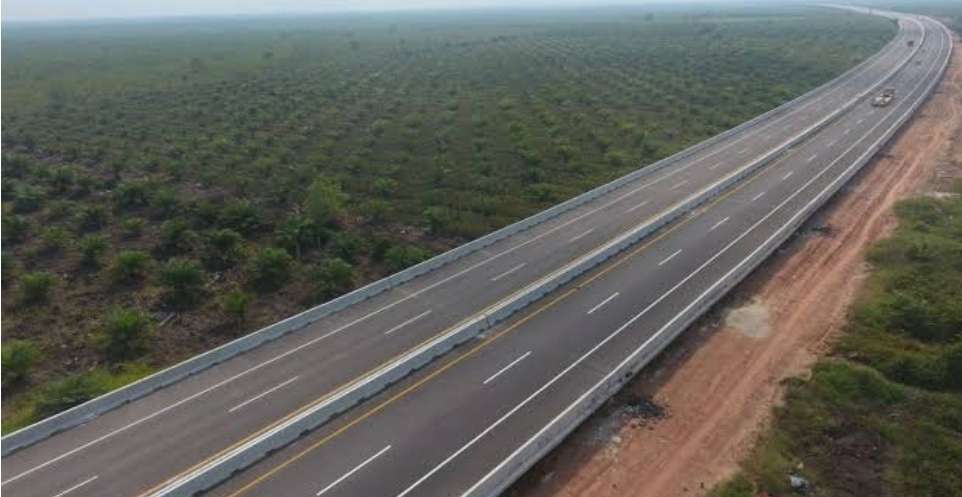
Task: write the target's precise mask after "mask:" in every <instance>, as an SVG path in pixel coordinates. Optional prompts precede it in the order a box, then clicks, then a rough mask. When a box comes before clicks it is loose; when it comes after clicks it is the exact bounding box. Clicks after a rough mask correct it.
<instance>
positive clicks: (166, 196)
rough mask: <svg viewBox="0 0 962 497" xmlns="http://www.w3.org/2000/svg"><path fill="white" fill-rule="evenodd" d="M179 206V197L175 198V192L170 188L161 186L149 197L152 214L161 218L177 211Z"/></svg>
mask: <svg viewBox="0 0 962 497" xmlns="http://www.w3.org/2000/svg"><path fill="white" fill-rule="evenodd" d="M179 206H180V199H178V198H177V193H176V192H174V190H172V189H170V188H161V189H159V190H157V191H156V192H154V194H153V195H151V197H150V210H151V211H152V212H153V214H154V216H157V217H159V218H161V219H164V218H167V217H170V216H171V215H172V214H174V213H175V212H177V208H178V207H179Z"/></svg>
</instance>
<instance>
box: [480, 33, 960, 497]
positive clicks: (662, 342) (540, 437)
mask: <svg viewBox="0 0 962 497" xmlns="http://www.w3.org/2000/svg"><path fill="white" fill-rule="evenodd" d="M937 24H938V25H939V26H940V28H941V29H942V30H943V31H945V32H946V34H947V36H948V37H949V43H950V53H951V43H952V36H951V34H949V33H948V30H947V29H946V28H945V27H944V26H943V25H941V23H937ZM947 65H948V58H946V60H945V61H944V63H943V64H942V66H941V68H940V70H939V75H938V77H936V78H934V79H933V80H932V81H931V82H930V83H929V85H928V86H927V88H926V89H925V91H924V92H923V94H922V95H921V96H920V97H919V98H918V99H917V100H916V101H915V102H914V103H913V105H912V106H911V107H910V109H908V110H907V111H906V112H905V113H904V114H902V116H900V117H899V119H898V120H897V121H896V122H895V123H894V124H893V125H892V126H891V127H889V129H888V130H887V131H886V132H885V133H884V134H883V135H882V137H880V138H879V139H878V140H877V141H876V142H874V143H873V144H872V146H870V147H869V149H868V150H866V151H865V152H864V153H863V154H862V155H860V156H859V157H858V158H857V159H856V160H855V162H853V164H852V165H851V166H849V168H848V169H846V171H845V172H844V173H843V174H842V175H841V176H839V177H838V178H836V179H835V180H834V181H833V182H832V183H830V184H829V186H828V187H827V188H825V189H823V190H822V191H821V192H819V194H818V195H817V196H816V197H815V198H814V199H812V201H811V202H809V203H808V204H807V205H806V206H805V208H803V209H802V210H801V211H799V212H798V213H796V214H795V216H793V217H792V218H791V219H790V220H789V222H788V223H786V224H785V225H783V226H782V227H781V228H779V230H778V231H776V234H775V235H774V236H773V237H772V238H770V239H769V242H768V243H766V244H763V245H762V246H760V247H759V248H758V249H756V251H755V252H753V253H752V254H750V256H749V257H748V258H746V259H745V260H744V261H743V263H742V264H741V265H738V266H736V267H735V268H734V269H733V270H732V271H730V272H729V273H728V274H726V275H725V277H723V278H722V279H721V280H719V281H718V282H716V284H715V286H713V287H711V288H709V291H707V292H706V293H704V294H702V296H701V297H700V298H699V299H698V300H696V301H695V302H694V303H693V305H692V306H691V307H689V308H687V309H686V312H683V313H682V314H681V316H682V318H681V319H680V320H678V321H676V322H669V323H668V324H667V325H666V327H665V328H664V329H663V331H664V334H663V335H656V336H655V339H654V340H653V341H651V342H650V343H646V344H644V345H643V346H642V347H641V348H639V349H637V350H636V351H635V352H634V353H633V354H631V355H630V356H629V357H628V358H627V359H626V360H625V361H623V362H622V363H621V364H620V365H619V366H618V367H617V368H615V369H614V370H613V371H611V373H609V374H608V375H607V376H606V377H605V378H604V379H603V380H602V382H600V383H599V384H598V385H597V388H595V389H594V390H593V391H592V390H589V392H587V393H586V394H585V395H584V396H582V397H581V398H579V399H578V400H577V401H576V402H575V403H574V404H572V405H571V406H569V408H568V409H566V410H565V411H563V412H562V413H561V414H560V415H559V416H558V417H556V418H554V419H553V420H552V421H551V422H550V423H549V424H548V425H547V426H546V427H545V428H543V429H542V431H541V432H539V433H538V434H536V435H535V437H533V438H532V439H530V440H529V442H528V443H526V444H525V445H522V446H521V447H520V448H519V449H518V450H517V451H516V452H514V453H513V454H511V455H510V456H509V457H508V458H507V459H505V460H504V461H503V462H502V463H501V464H499V465H498V466H497V467H496V468H495V469H494V470H492V471H491V472H490V473H488V474H487V475H486V476H485V477H484V478H483V479H482V480H480V481H479V482H478V483H477V484H476V485H475V486H473V487H471V489H470V490H469V491H468V492H465V494H463V497H468V496H470V497H497V496H498V495H500V494H501V492H503V491H504V490H505V489H506V488H507V487H508V486H509V485H511V484H512V483H513V482H514V481H516V480H517V479H518V478H519V477H520V476H521V475H522V474H524V472H525V471H527V470H528V469H529V468H530V467H531V466H532V465H534V464H535V463H536V462H537V461H538V460H540V459H541V458H542V457H543V456H544V455H546V454H547V453H548V452H550V451H551V450H552V449H553V448H554V447H555V446H557V445H558V444H559V443H560V442H561V441H562V440H563V439H564V438H565V437H566V436H568V434H570V433H571V432H572V431H573V430H574V429H575V428H577V427H578V425H580V424H581V423H582V422H583V421H584V420H585V419H586V418H587V417H588V416H590V415H591V414H592V413H593V412H595V411H596V410H597V409H598V407H600V406H601V405H602V404H603V403H604V402H605V401H607V400H608V399H609V398H610V397H611V396H612V395H613V394H614V393H615V392H617V391H618V390H620V389H621V388H622V386H624V384H625V383H627V382H628V381H629V380H630V379H631V378H633V377H634V376H635V374H637V373H638V371H640V370H641V369H642V368H643V367H644V366H645V365H647V364H648V363H649V362H650V361H651V360H652V359H654V358H655V357H656V356H657V355H658V354H659V353H660V352H661V351H662V350H663V349H664V348H665V347H667V346H668V345H669V344H670V343H671V342H672V341H673V340H674V339H675V338H676V337H677V336H678V335H680V334H681V333H682V332H683V331H685V330H686V329H687V328H688V327H689V326H690V325H691V324H692V323H693V322H694V321H695V320H697V319H698V318H699V317H701V316H702V315H703V314H704V313H705V312H707V311H708V310H709V309H711V307H712V306H714V305H715V304H716V303H717V302H718V301H719V300H720V299H721V298H722V297H724V296H725V295H726V294H727V293H728V292H729V291H730V290H731V289H732V288H733V287H734V286H735V285H737V284H738V283H740V282H741V281H742V280H743V279H744V278H745V277H746V276H748V275H749V274H750V273H751V272H752V271H754V270H755V268H756V267H758V265H760V264H761V263H762V262H764V261H765V260H766V259H767V258H768V257H769V256H770V255H771V254H772V253H773V252H774V251H775V250H776V249H778V247H780V246H781V245H782V244H783V243H785V241H786V240H788V238H789V237H791V236H792V235H793V234H794V233H795V232H796V230H798V228H799V227H800V226H801V225H802V223H804V222H805V221H806V220H808V218H809V217H810V216H811V215H812V213H814V212H815V211H817V210H818V209H820V208H821V207H822V206H823V205H824V204H825V202H827V201H828V200H829V199H830V198H832V196H834V195H835V194H836V193H837V192H838V190H839V189H840V188H841V187H842V186H843V185H845V184H846V183H847V182H848V181H849V180H850V179H851V178H852V177H853V176H854V175H855V174H857V173H858V172H859V171H860V170H861V169H862V167H864V166H865V164H867V163H868V162H869V161H870V160H871V159H872V158H873V157H874V156H875V155H876V154H877V153H878V152H879V151H880V150H882V149H883V148H884V147H885V146H886V144H887V143H888V141H889V140H890V139H891V138H892V136H894V135H895V134H896V133H897V132H898V131H899V129H900V128H901V127H902V125H903V124H905V122H906V121H907V120H908V119H909V118H911V117H912V116H913V115H914V113H915V111H916V110H917V109H918V107H919V106H920V105H922V103H923V102H924V101H925V100H926V99H927V98H928V97H929V96H930V95H931V93H932V90H933V89H934V88H935V85H936V84H937V83H938V81H939V80H940V79H941V78H942V75H943V74H944V73H945V70H946V67H947Z"/></svg>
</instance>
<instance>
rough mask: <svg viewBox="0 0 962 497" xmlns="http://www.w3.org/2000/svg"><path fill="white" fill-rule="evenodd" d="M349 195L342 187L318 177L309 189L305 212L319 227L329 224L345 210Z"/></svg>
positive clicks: (332, 181) (328, 179)
mask: <svg viewBox="0 0 962 497" xmlns="http://www.w3.org/2000/svg"><path fill="white" fill-rule="evenodd" d="M346 201H347V195H345V194H344V192H342V191H341V185H339V184H337V182H335V181H334V180H332V179H330V178H326V177H323V176H319V177H317V178H316V179H315V180H314V182H313V183H311V186H310V187H308V189H307V197H306V198H305V199H304V211H305V212H307V215H308V216H309V217H310V218H311V219H312V220H313V221H314V222H315V223H317V224H318V225H321V226H323V225H325V224H329V223H331V222H333V221H334V219H335V218H336V217H337V216H338V215H339V214H341V212H342V211H343V210H344V203H345V202H346Z"/></svg>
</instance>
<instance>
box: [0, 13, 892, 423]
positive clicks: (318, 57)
mask: <svg viewBox="0 0 962 497" xmlns="http://www.w3.org/2000/svg"><path fill="white" fill-rule="evenodd" d="M693 9H694V10H693ZM4 28H5V29H4V38H3V56H4V64H3V66H2V69H0V70H2V83H3V89H4V97H5V98H4V99H3V109H2V110H3V112H2V125H3V131H4V132H3V134H2V146H3V152H4V153H3V157H2V161H3V181H2V189H3V230H2V231H3V264H4V271H3V275H4V279H3V281H4V285H8V286H5V289H8V288H9V287H13V290H14V292H15V295H17V296H20V295H23V296H24V298H23V299H20V298H15V299H6V300H4V307H3V315H4V319H3V322H2V327H3V330H2V331H3V334H4V338H5V339H29V340H30V341H31V343H34V344H35V345H36V347H37V349H38V350H39V351H41V352H46V353H49V357H55V356H56V354H55V351H60V350H65V349H69V350H70V351H71V357H72V358H73V359H74V360H72V361H71V362H70V363H58V362H57V361H38V362H37V363H36V364H34V366H33V372H32V373H31V380H30V381H23V382H18V383H17V384H16V385H15V386H12V387H10V388H6V387H5V389H4V395H5V397H4V400H5V402H4V406H6V407H4V419H5V423H4V425H5V428H6V427H7V425H8V424H9V423H13V424H16V423H17V422H15V421H11V420H10V418H9V416H14V417H15V418H16V419H21V418H19V417H16V416H21V415H23V416H27V415H40V414H43V413H49V412H53V411H54V410H56V408H59V407H62V406H66V405H69V404H71V403H72V402H73V400H70V399H74V398H81V397H84V396H85V395H86V393H89V392H91V391H97V390H98V388H99V385H102V384H103V383H110V382H107V381H104V382H97V381H95V382H94V383H96V384H97V385H98V388H87V385H89V384H88V383H85V382H87V381H88V380H77V381H78V383H76V384H74V383H70V382H69V381H71V378H74V377H76V375H81V374H83V375H86V374H88V373H85V372H87V371H102V373H103V374H106V375H110V378H112V379H111V380H110V381H111V382H112V381H114V380H113V378H129V377H134V376H136V375H127V376H125V375H123V374H121V373H118V372H117V369H116V368H117V367H118V366H117V363H118V361H125V360H130V358H133V357H136V358H137V359H138V360H141V361H143V362H144V363H145V364H146V365H147V366H148V367H150V368H156V367H162V366H164V365H167V364H170V363H172V362H175V361H178V360H182V359H184V358H185V357H187V356H189V355H192V354H195V353H197V352H200V351H201V350H203V349H206V348H209V347H211V346H214V345H217V344H219V343H223V342H225V341H227V340H230V339H232V338H235V337H237V336H240V335H242V334H244V333H247V332H249V331H252V330H253V329H256V328H258V327H260V326H264V325H266V324H268V323H270V322H273V321H276V320H278V319H281V318H284V317H287V316H289V315H291V314H294V313H296V312H299V311H301V310H303V309H304V308H305V307H307V306H308V305H312V304H315V303H317V302H318V301H321V300H324V299H329V298H331V297H335V296H337V295H338V294H342V293H344V292H347V291H350V290H352V289H353V288H355V287H357V286H359V285H363V284H365V283H368V282H370V281H372V280H374V279H376V278H379V277H383V276H386V275H387V274H389V273H391V272H393V271H397V270H400V269H403V268H405V267H408V266H410V265H412V264H416V263H418V262H420V261H423V260H424V259H426V258H428V257H430V256H431V255H433V254H436V253H438V252H439V251H442V250H445V249H448V248H451V247H453V246H456V245H457V244H459V243H462V242H464V241H466V240H468V239H471V238H474V237H477V236H479V235H482V234H484V233H487V232H490V231H491V230H493V229H496V228H499V227H502V226H504V225H506V224H508V223H511V222H513V221H516V220H518V219H519V218H521V217H523V216H526V215H530V214H533V213H535V212H537V211H539V210H541V209H543V208H545V207H547V206H549V205H552V204H554V203H556V202H559V201H561V200H564V199H566V198H569V197H571V196H573V195H575V194H577V193H580V192H582V191H584V190H586V189H588V188H591V187H593V186H596V185H598V184H600V183H602V182H605V181H608V180H611V179H614V178H616V177H618V176H620V175H623V174H625V173H626V172H628V171H631V170H634V169H636V168H637V167H639V165H641V164H646V163H650V162H653V161H655V160H657V159H659V158H662V157H665V156H666V155H669V154H671V153H673V152H675V151H678V150H680V149H682V148H683V147H685V146H687V145H691V144H693V143H695V142H697V141H700V140H702V139H705V138H707V137H710V136H712V135H714V134H716V133H718V132H720V131H722V130H724V129H727V128H729V127H731V126H734V125H736V124H738V123H740V122H742V121H745V120H746V119H749V118H751V117H752V116H755V115H757V114H759V113H761V112H764V111H766V110H768V109H770V108H773V107H775V106H776V105H778V104H780V103H782V102H784V101H786V100H788V99H791V98H793V97H794V96H796V95H798V94H800V93H802V92H804V91H806V90H808V89H811V88H813V87H815V86H816V85H818V84H820V83H822V82H824V81H827V80H828V79H830V78H831V77H833V76H835V75H837V74H840V73H841V72H843V71H844V70H846V69H848V68H849V67H851V66H852V65H854V64H856V63H857V62H858V61H860V60H862V59H864V58H865V57H867V56H869V55H870V54H872V53H874V52H875V51H876V50H878V49H879V48H880V47H881V46H882V45H883V44H884V43H885V42H886V41H887V40H888V39H890V37H891V36H892V35H893V33H894V32H895V27H894V25H893V24H892V23H891V22H889V21H885V20H883V19H878V18H871V17H867V16H862V15H856V14H839V13H836V12H830V11H827V10H824V9H817V8H801V7H777V8H769V7H718V6H715V7H708V6H699V7H694V8H693V7H690V6H689V7H684V8H678V7H672V6H658V7H655V6H652V7H645V8H640V7H635V8H627V7H621V8H598V9H592V10H574V9H571V10H561V11H551V12H549V11H537V10H528V11H499V10H488V11H473V12H457V13H453V12H419V13H394V14H379V15H363V16H360V15H336V16H335V15H331V16H318V17H301V18H284V17H272V18H264V19H258V18H237V19H230V20H224V19H218V20H214V19H181V20H177V21H162V22H161V21H157V22H137V23H123V22H89V23H71V24H61V25H44V24H15V23H14V24H5V25H4ZM38 272H45V273H38ZM52 275H56V277H54V276H52ZM57 281H60V283H58V284H56V286H54V282H57ZM8 282H9V283H8ZM54 288H55V290H56V291H55V292H53V291H52V290H53V289H54ZM241 289H243V290H241ZM247 292H250V293H247ZM28 303H29V304H31V305H25V304H28ZM54 308H55V309H54ZM112 309H125V311H123V312H121V311H116V312H112V311H111V310H112ZM51 311H55V312H51ZM104 316H108V317H107V318H104ZM173 316H176V318H175V319H174V318H173ZM102 320H103V321H104V322H102ZM161 322H163V323H164V324H163V325H161ZM94 336H95V337H98V339H97V340H90V339H89V337H94ZM146 336H149V339H147V338H144V337H146ZM105 368H106V369H105ZM59 382H66V383H63V384H61V383H59ZM51 385H60V386H59V387H57V388H60V389H61V390H62V391H67V393H69V395H68V394H63V395H61V393H63V392H62V391H61V390H57V389H54V388H53V387H52V386H51ZM48 389H53V390H49V392H54V393H50V394H49V395H50V397H51V398H54V400H53V401H50V402H47V401H43V402H40V401H37V400H36V398H37V396H44V395H47V393H44V392H48ZM77 391H80V392H81V393H83V394H84V395H73V394H72V393H71V392H77ZM58 392H60V393H58ZM28 398H29V399H34V400H31V401H29V402H27V400H23V399H28ZM58 399H60V400H58ZM62 399H68V401H61V400H62ZM21 401H22V402H25V404H23V403H22V402H21ZM20 405H29V406H31V407H29V408H20V407H16V406H20ZM38 406H39V407H38ZM11 412H15V413H17V414H15V415H13V414H10V413H11ZM24 413H28V414H24ZM23 419H26V418H23Z"/></svg>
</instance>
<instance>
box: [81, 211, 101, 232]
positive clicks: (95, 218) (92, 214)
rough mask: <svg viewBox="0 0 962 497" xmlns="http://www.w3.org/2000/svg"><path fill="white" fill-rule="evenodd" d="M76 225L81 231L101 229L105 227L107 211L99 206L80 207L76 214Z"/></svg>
mask: <svg viewBox="0 0 962 497" xmlns="http://www.w3.org/2000/svg"><path fill="white" fill-rule="evenodd" d="M77 225H78V226H79V227H80V229H81V230H83V231H93V230H99V229H100V228H103V227H104V226H106V225H107V209H105V208H103V207H102V206H99V205H91V206H84V207H82V208H81V209H80V211H79V212H78V213H77Z"/></svg>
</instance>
